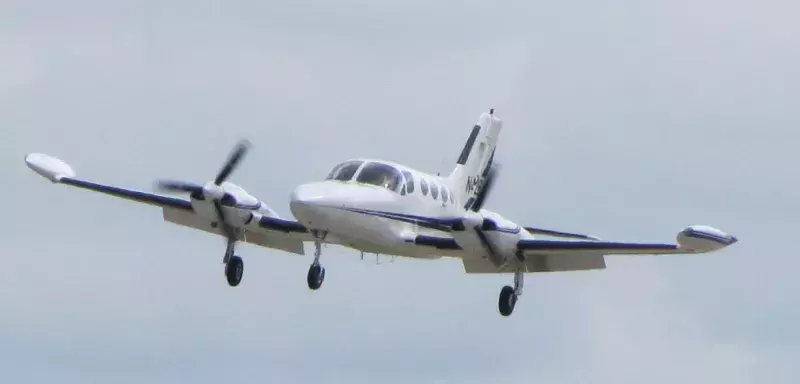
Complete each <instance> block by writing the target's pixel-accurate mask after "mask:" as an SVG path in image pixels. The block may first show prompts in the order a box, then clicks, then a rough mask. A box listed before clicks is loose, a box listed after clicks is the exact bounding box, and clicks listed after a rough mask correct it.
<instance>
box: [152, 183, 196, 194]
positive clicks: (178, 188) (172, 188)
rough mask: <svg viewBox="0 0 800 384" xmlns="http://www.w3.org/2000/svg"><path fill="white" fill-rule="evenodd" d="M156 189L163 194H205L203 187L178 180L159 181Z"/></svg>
mask: <svg viewBox="0 0 800 384" xmlns="http://www.w3.org/2000/svg"><path fill="white" fill-rule="evenodd" d="M156 188H157V189H159V190H161V191H163V192H189V193H192V192H197V193H201V192H203V186H202V185H198V184H195V183H190V182H186V181H178V180H159V181H157V182H156Z"/></svg>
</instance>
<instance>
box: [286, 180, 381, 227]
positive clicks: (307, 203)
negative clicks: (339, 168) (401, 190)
mask: <svg viewBox="0 0 800 384" xmlns="http://www.w3.org/2000/svg"><path fill="white" fill-rule="evenodd" d="M392 194H393V192H390V191H388V190H384V189H381V188H375V187H372V186H364V185H358V184H353V183H342V182H339V181H330V180H328V181H321V182H315V183H308V184H303V185H300V186H299V187H297V188H296V189H295V190H294V192H292V195H291V201H290V203H289V209H290V210H291V211H292V214H293V215H294V217H296V218H297V219H298V220H300V222H302V223H303V224H305V225H307V226H309V227H311V228H315V229H326V228H328V227H333V226H335V224H336V223H337V222H339V223H340V222H341V220H347V219H348V218H349V217H350V216H349V215H348V209H349V208H362V209H364V208H373V206H375V207H379V206H385V205H386V204H387V203H391V202H393V201H394V199H393V196H391V195H392Z"/></svg>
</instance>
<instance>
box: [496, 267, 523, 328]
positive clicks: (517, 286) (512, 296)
mask: <svg viewBox="0 0 800 384" xmlns="http://www.w3.org/2000/svg"><path fill="white" fill-rule="evenodd" d="M524 276H525V275H524V272H523V270H522V269H521V268H520V269H517V270H516V271H515V272H514V286H513V287H511V286H508V285H506V286H505V287H503V289H501V290H500V299H499V300H498V302H497V307H498V309H499V310H500V314H501V315H503V316H510V315H511V313H512V312H514V306H515V305H517V299H518V298H519V297H520V296H522V284H523V281H524Z"/></svg>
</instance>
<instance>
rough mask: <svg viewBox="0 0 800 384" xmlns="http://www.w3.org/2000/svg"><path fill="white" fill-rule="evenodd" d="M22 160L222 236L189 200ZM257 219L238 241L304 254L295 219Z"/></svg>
mask: <svg viewBox="0 0 800 384" xmlns="http://www.w3.org/2000/svg"><path fill="white" fill-rule="evenodd" d="M25 163H26V164H27V165H28V167H29V168H31V169H32V170H33V171H34V172H36V173H38V174H39V175H41V176H42V177H44V178H46V179H48V180H50V181H51V182H53V183H56V184H65V185H69V186H73V187H77V188H81V189H85V190H89V191H94V192H99V193H103V194H106V195H111V196H114V197H118V198H122V199H126V200H131V201H135V202H138V203H143V204H148V205H152V206H157V207H161V208H162V209H163V211H164V212H163V215H164V220H166V221H169V222H172V223H175V224H179V225H183V226H186V227H191V228H195V229H200V230H203V231H206V232H210V233H216V234H219V235H222V233H221V231H219V230H218V229H217V228H215V226H213V225H212V220H209V219H208V218H203V217H202V216H200V215H198V214H197V212H195V210H194V207H193V206H192V203H191V201H188V200H185V199H181V198H177V197H171V196H163V195H159V194H155V193H149V192H142V191H137V190H133V189H127V188H120V187H115V186H111V185H106V184H99V183H95V182H91V181H87V180H82V179H78V178H76V177H75V171H74V170H73V169H72V168H71V167H70V166H69V165H67V164H66V163H64V162H63V161H61V160H59V159H57V158H54V157H51V156H48V155H45V154H41V153H32V154H29V155H27V156H26V157H25ZM257 215H258V219H257V220H253V221H252V222H250V223H248V225H247V226H246V227H245V232H244V236H242V237H241V239H240V240H242V241H246V242H248V243H252V244H256V245H261V246H265V247H269V248H276V249H281V250H284V251H287V252H291V253H297V254H301V255H302V254H304V248H303V246H304V240H305V239H306V238H310V235H309V234H308V230H307V229H306V228H305V227H304V226H303V225H302V224H300V223H299V222H297V221H294V220H287V219H281V218H277V217H270V216H263V215H261V214H257Z"/></svg>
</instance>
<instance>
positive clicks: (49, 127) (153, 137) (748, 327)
mask: <svg viewBox="0 0 800 384" xmlns="http://www.w3.org/2000/svg"><path fill="white" fill-rule="evenodd" d="M8 10H9V11H8V12H2V16H0V57H3V59H2V60H0V116H1V117H0V127H2V128H1V129H3V132H4V133H5V135H3V136H4V140H0V158H2V164H3V166H2V167H0V175H2V176H3V179H4V180H6V182H7V185H6V187H5V194H4V196H6V198H7V199H8V200H9V201H11V202H12V204H10V207H9V209H10V210H11V214H10V215H9V217H11V218H12V220H7V221H5V222H3V223H2V224H0V233H2V235H0V236H2V238H1V239H2V243H3V245H4V246H3V250H4V252H3V254H4V255H5V259H4V261H5V263H4V266H3V268H2V269H0V300H2V302H3V304H4V311H3V316H0V345H2V346H3V347H2V348H1V349H0V370H2V372H4V378H7V379H8V381H15V382H26V381H27V382H43V381H52V380H53V379H54V378H58V380H59V381H60V382H86V381H101V380H106V381H107V380H110V379H113V380H114V381H115V382H131V383H133V382H137V383H138V382H141V381H144V380H147V381H148V382H175V381H186V380H191V381H193V382H218V381H219V380H238V381H241V382H262V381H264V380H269V379H275V380H282V381H284V382H310V381H312V380H314V381H318V380H325V381H328V382H345V381H347V382H367V381H370V382H374V381H375V380H376V379H377V380H387V381H395V382H407V381H411V380H414V381H417V382H440V381H444V380H450V381H458V382H485V381H488V380H495V381H504V382H530V380H538V381H543V382H556V381H557V382H575V383H578V382H587V381H589V380H592V381H593V382H609V383H610V382H642V381H646V382H650V383H662V382H663V383H667V382H675V381H682V382H703V383H708V382H725V383H729V382H734V383H736V382H742V383H752V382H770V383H790V382H796V381H797V378H798V377H800V372H798V370H797V368H796V364H793V362H794V361H797V359H798V357H800V333H798V331H797V330H796V327H794V326H793V325H794V324H796V323H797V321H798V320H800V317H799V315H798V313H797V310H796V309H795V308H796V307H797V300H796V299H795V298H794V297H793V296H792V295H791V293H792V292H794V291H797V289H798V285H797V283H796V279H795V278H794V275H795V272H794V271H795V270H796V269H797V268H798V267H800V263H798V261H797V260H796V257H794V255H793V253H792V252H791V250H792V249H793V248H792V246H793V243H792V240H793V237H792V236H793V232H792V231H793V230H794V227H795V226H796V225H795V223H796V219H795V216H796V215H795V214H794V212H797V208H798V203H797V199H796V198H795V197H794V193H793V192H794V190H796V189H797V183H796V182H795V181H794V179H793V178H792V169H791V165H792V164H795V163H797V160H798V156H797V155H796V151H795V150H794V146H795V143H796V142H797V140H798V138H800V136H798V133H797V130H796V127H797V126H798V123H800V115H799V114H798V113H797V112H796V110H797V108H796V102H795V100H797V95H798V91H799V90H800V83H798V77H797V76H796V74H795V73H796V68H798V67H799V66H800V57H799V56H798V54H797V52H800V50H799V49H798V48H800V47H798V42H797V40H796V39H795V38H794V36H797V33H798V32H800V31H798V29H797V27H796V23H794V20H793V19H790V15H795V14H797V11H798V6H797V5H795V4H794V3H792V2H789V1H785V2H778V1H773V2H761V3H759V4H758V5H757V6H756V5H754V3H751V2H744V1H733V2H731V1H726V2H721V1H713V0H702V1H692V2H689V1H682V2H675V1H672V2H646V3H641V4H638V3H637V4H627V3H625V2H613V1H612V2H604V3H596V4H595V3H591V4H584V3H578V2H560V3H558V4H535V3H530V4H529V3H525V2H513V1H504V2H495V3H487V2H438V3H430V2H418V1H411V2H408V1H406V2H390V3H387V4H373V3H369V2H355V1H347V2H337V3H335V4H334V3H330V2H322V1H318V2H310V1H306V2H293V3H291V4H282V3H274V2H255V1H243V2H240V3H239V4H237V5H236V6H231V5H228V6H223V5H213V4H211V3H209V2H181V1H178V2H172V3H170V4H166V3H163V2H138V3H137V4H136V5H131V4H125V3H123V2H95V1H93V2H90V3H87V4H83V5H82V6H81V7H80V8H78V7H75V6H74V5H71V4H67V3H64V4H60V3H53V2H34V1H27V2H17V3H10V5H8ZM489 107H495V108H497V109H498V113H499V114H500V115H501V116H502V117H503V118H504V120H505V121H506V126H505V127H506V128H505V130H504V132H503V135H502V137H501V142H500V151H499V153H498V156H499V160H500V161H501V162H502V163H503V165H504V171H505V172H504V174H503V179H502V181H501V182H500V185H498V188H497V190H496V191H495V196H493V198H492V200H491V201H490V202H489V208H490V209H494V210H497V211H499V212H501V213H503V214H506V215H507V216H508V217H510V218H511V219H514V220H517V221H520V222H523V223H525V224H530V225H540V226H550V227H554V228H562V229H568V230H575V231H583V232H590V233H593V234H596V235H599V236H601V237H604V238H610V239H630V240H638V239H641V240H670V238H671V236H672V235H673V234H674V233H675V232H676V231H677V230H678V229H680V228H681V227H682V226H685V225H687V224H690V223H708V224H712V225H717V226H719V227H721V228H722V229H725V230H729V231H732V232H734V233H736V234H737V235H739V236H740V237H741V239H742V241H741V242H740V243H739V244H737V245H736V246H735V247H734V248H731V249H730V250H726V251H724V252H721V253H719V254H710V255H703V256H695V257H664V258H654V257H639V258H634V257H610V258H609V260H608V263H609V268H608V269H607V270H604V271H601V272H599V273H572V274H561V275H531V276H529V277H528V280H527V284H526V295H525V296H524V298H523V299H522V302H521V303H520V305H519V307H518V309H517V310H516V313H515V314H514V316H512V317H511V318H509V319H502V318H500V317H499V315H498V314H497V313H496V309H495V304H496V295H497V292H498V291H499V288H500V287H501V286H502V285H505V284H507V281H508V280H509V278H508V277H506V276H466V275H464V274H463V271H462V267H461V265H460V264H459V263H458V262H457V261H436V262H424V261H414V260H400V259H398V260H396V261H395V262H394V263H392V264H381V265H374V261H373V260H372V259H370V257H368V260H367V262H361V261H359V257H358V255H357V254H356V253H355V252H351V251H347V250H341V249H336V248H332V247H331V248H328V249H327V250H326V253H325V254H324V256H323V257H324V258H325V263H326V266H327V267H328V270H329V271H328V274H329V276H328V279H327V281H326V285H325V287H324V289H322V290H320V291H319V292H314V293H309V292H308V290H307V288H306V287H305V282H304V275H305V271H306V268H307V265H308V263H309V260H307V258H302V257H292V256H289V255H284V254H282V253H279V252H273V251H269V250H265V249H259V248H255V247H250V246H246V247H244V249H243V251H242V253H243V254H244V256H245V263H246V264H247V268H246V272H245V278H244V279H245V280H244V282H243V284H242V286H241V287H238V288H236V289H229V288H228V287H227V286H226V285H225V282H224V279H223V276H222V266H221V265H220V262H219V258H220V257H221V253H222V247H223V245H222V240H221V239H218V238H213V237H211V236H207V235H205V234H202V233H196V232H192V231H190V230H188V229H184V228H180V227H175V226H171V225H167V224H165V223H164V222H163V221H162V220H161V218H160V213H159V212H158V210H154V209H150V208H146V207H139V206H136V205H134V204H131V203H128V202H124V201H116V200H113V199H110V198H107V197H104V196H97V195H93V194H89V193H85V192H83V191H77V190H71V189H69V188H66V187H58V186H51V185H49V184H48V183H46V182H45V181H43V180H41V179H40V178H38V177H36V175H34V174H33V173H31V172H30V171H29V170H28V169H27V168H25V167H24V165H23V164H22V157H23V155H24V154H25V153H26V152H30V151H42V152H47V153H51V154H54V155H57V156H60V157H62V158H64V159H65V160H67V161H69V162H70V163H71V164H72V165H73V166H74V167H75V168H76V169H77V170H78V172H79V174H80V175H81V176H83V177H86V178H89V179H97V180H101V181H105V182H109V183H116V184H119V185H125V186H130V187H139V188H143V189H147V188H149V187H150V185H151V183H152V181H153V179H154V178H157V177H180V178H186V179H189V180H196V181H204V180H206V179H207V178H210V177H211V175H212V174H213V173H214V172H215V171H216V170H217V167H219V163H220V162H221V160H222V158H223V157H224V156H225V155H226V153H227V151H228V150H229V148H230V146H231V145H232V144H233V143H234V142H235V140H236V139H238V138H239V137H242V136H246V137H248V138H250V139H251V140H252V141H253V142H254V144H255V148H254V149H255V150H254V151H253V152H251V154H250V155H249V156H248V158H247V161H246V164H245V165H244V166H243V167H242V168H241V169H240V170H238V171H237V174H236V175H235V179H236V181H237V182H238V183H240V184H241V185H243V186H244V187H245V188H247V189H248V190H249V191H251V192H253V193H254V194H256V195H258V196H260V197H262V199H264V200H266V201H267V202H269V203H270V204H271V205H272V206H273V207H274V208H275V209H277V210H278V211H279V212H280V213H282V214H287V215H288V213H289V212H288V208H287V207H286V206H285V204H286V199H287V197H288V194H289V192H290V191H291V189H292V188H293V187H294V186H295V185H297V184H299V183H302V182H304V181H307V180H313V179H316V178H320V177H322V176H324V174H325V173H327V171H328V170H329V169H330V167H332V166H333V165H334V164H335V163H336V162H338V161H340V160H343V159H345V158H348V157H357V156H376V157H382V158H387V159H393V160H397V161H400V162H404V163H408V164H410V165H413V166H416V167H419V168H422V169H426V170H431V171H434V172H436V171H440V172H447V171H449V170H450V169H451V167H452V165H453V164H452V163H453V161H454V159H455V157H456V155H457V152H458V150H459V149H460V146H461V144H462V142H463V140H464V138H465V137H466V134H467V131H468V127H469V126H471V124H472V123H473V121H474V119H475V118H477V116H478V114H479V113H480V112H481V111H483V110H485V109H487V108H489ZM363 143H369V144H367V145H364V144H363Z"/></svg>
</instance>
